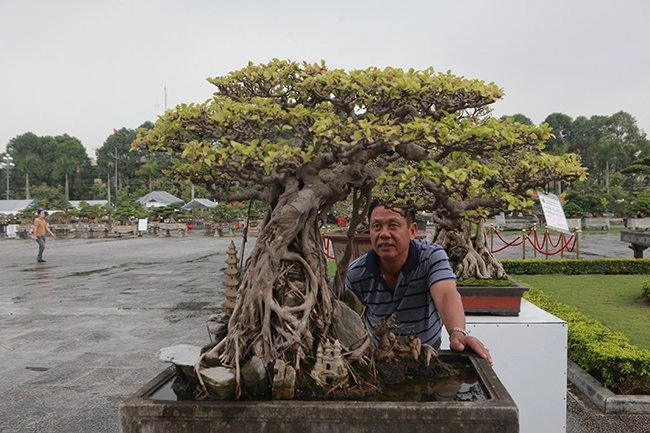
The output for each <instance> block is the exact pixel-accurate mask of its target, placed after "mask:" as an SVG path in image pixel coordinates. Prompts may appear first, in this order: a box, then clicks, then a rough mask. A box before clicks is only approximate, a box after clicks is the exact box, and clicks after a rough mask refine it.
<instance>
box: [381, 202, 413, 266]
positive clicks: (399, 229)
mask: <svg viewBox="0 0 650 433" xmlns="http://www.w3.org/2000/svg"><path fill="white" fill-rule="evenodd" d="M416 233H417V225H416V224H415V223H414V222H413V223H411V224H409V223H408V222H407V220H406V218H405V217H403V216H402V215H401V214H400V213H399V212H396V211H394V210H391V209H387V208H385V207H383V206H377V207H376V208H374V209H373V210H372V213H371V214H370V243H371V245H372V249H373V250H375V252H376V253H377V255H378V256H379V258H380V259H381V260H382V261H384V260H389V261H403V262H406V259H407V258H408V252H409V242H410V241H411V239H415V234H416Z"/></svg>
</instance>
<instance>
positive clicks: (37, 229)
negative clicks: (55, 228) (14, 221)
mask: <svg viewBox="0 0 650 433" xmlns="http://www.w3.org/2000/svg"><path fill="white" fill-rule="evenodd" d="M46 233H49V234H50V235H52V237H53V238H56V236H55V235H54V233H52V230H50V228H49V227H48V225H47V221H45V209H39V210H38V217H37V218H36V219H35V220H34V233H33V234H32V239H34V240H35V241H36V242H37V243H38V255H37V256H36V261H37V262H38V263H44V262H45V260H43V251H45V235H46Z"/></svg>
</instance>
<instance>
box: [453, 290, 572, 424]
mask: <svg viewBox="0 0 650 433" xmlns="http://www.w3.org/2000/svg"><path fill="white" fill-rule="evenodd" d="M466 320H467V331H468V332H469V334H470V335H473V336H475V337H477V338H479V339H480V340H481V341H482V342H483V343H485V345H486V346H487V347H489V348H490V353H491V354H492V360H493V361H494V371H495V372H496V374H497V376H498V377H499V379H500V380H501V382H502V383H503V385H504V386H505V387H506V389H507V390H508V392H509V393H510V395H511V396H512V398H513V399H514V400H515V403H516V404H517V407H518V408H519V425H520V432H521V433H548V432H554V433H556V432H566V393H567V324H566V322H564V321H563V320H560V319H559V318H557V317H555V316H553V315H551V314H549V313H547V312H546V311H544V310H542V309H541V308H539V307H537V306H536V305H534V304H531V303H530V302H528V301H527V300H525V299H522V301H521V312H520V314H519V316H516V317H502V316H467V319H466ZM441 347H442V348H443V349H447V348H449V337H448V336H447V335H446V333H445V332H443V338H442V346H441Z"/></svg>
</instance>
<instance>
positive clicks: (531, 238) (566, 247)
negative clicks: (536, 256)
mask: <svg viewBox="0 0 650 433" xmlns="http://www.w3.org/2000/svg"><path fill="white" fill-rule="evenodd" d="M493 233H495V234H496V235H497V238H498V239H499V240H500V241H501V242H502V243H503V244H504V245H503V246H502V247H499V248H493V249H492V253H498V252H500V251H503V250H505V249H506V248H509V247H517V246H521V244H522V243H523V242H527V243H528V244H529V245H530V246H531V247H532V248H533V250H534V251H536V252H538V253H540V254H542V255H544V256H545V257H549V256H555V255H557V254H560V253H562V252H563V251H567V252H570V253H571V252H573V251H574V250H575V247H576V244H577V241H578V238H577V237H576V235H575V234H573V235H571V237H570V238H569V239H568V240H567V239H566V235H565V234H564V233H560V236H559V237H558V240H557V242H553V240H552V239H551V235H550V233H549V232H548V231H546V232H544V235H543V236H542V240H541V241H540V239H539V235H538V233H537V230H531V231H529V232H528V233H527V234H526V236H525V237H523V236H517V237H516V238H514V239H513V240H512V241H507V240H506V239H504V238H503V236H501V233H499V232H498V231H497V230H494V231H493ZM560 245H561V246H560ZM549 246H550V247H551V248H553V251H546V248H548V247H549ZM558 246H560V248H557V247H558ZM556 248H557V249H556Z"/></svg>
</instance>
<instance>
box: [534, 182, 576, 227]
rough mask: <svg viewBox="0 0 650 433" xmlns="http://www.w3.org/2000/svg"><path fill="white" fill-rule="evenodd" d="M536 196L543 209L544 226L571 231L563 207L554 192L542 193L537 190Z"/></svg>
mask: <svg viewBox="0 0 650 433" xmlns="http://www.w3.org/2000/svg"><path fill="white" fill-rule="evenodd" d="M537 197H538V198H539V202H540V204H541V205H542V210H543V211H544V219H546V227H547V228H551V229H555V230H560V231H562V232H565V233H571V232H570V231H569V224H568V223H567V221H566V216H565V215H564V209H562V204H561V203H560V199H559V198H558V197H557V196H556V195H555V194H543V193H541V192H539V191H538V192H537Z"/></svg>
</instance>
